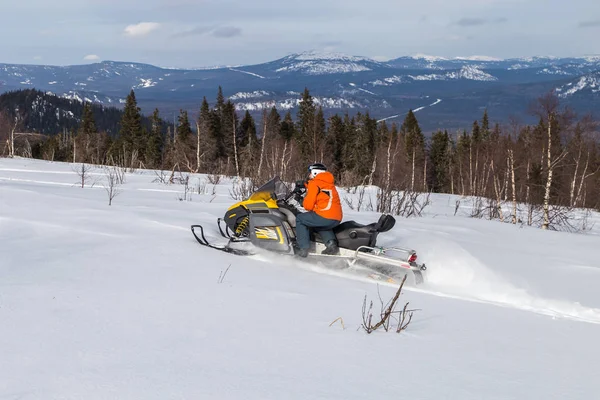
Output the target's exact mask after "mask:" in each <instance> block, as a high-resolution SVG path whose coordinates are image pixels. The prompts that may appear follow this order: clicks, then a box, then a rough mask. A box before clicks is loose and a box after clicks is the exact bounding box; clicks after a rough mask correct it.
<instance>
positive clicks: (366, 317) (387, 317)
mask: <svg viewBox="0 0 600 400" xmlns="http://www.w3.org/2000/svg"><path fill="white" fill-rule="evenodd" d="M407 276H408V275H407V274H405V275H404V278H403V279H402V282H401V283H400V286H399V287H398V290H397V291H396V294H395V295H394V297H393V298H392V299H391V300H389V301H388V302H387V304H385V305H384V303H383V300H382V299H381V295H379V302H380V304H381V309H380V312H379V318H380V319H379V321H378V322H377V323H375V324H373V301H371V302H370V303H369V307H368V308H367V296H366V295H365V299H364V300H363V307H362V320H363V322H362V325H361V327H362V328H363V329H364V331H365V332H367V333H371V332H373V331H376V330H377V329H379V328H383V329H384V330H385V331H386V332H388V331H389V329H390V324H391V318H392V316H393V315H394V314H398V317H396V320H397V322H398V323H397V325H396V329H395V331H396V332H397V333H400V332H402V331H403V330H405V329H406V328H407V327H408V325H409V324H410V322H411V321H412V316H413V312H414V311H416V310H409V309H408V304H409V303H408V302H407V303H406V304H405V305H404V307H403V308H402V311H396V309H395V308H396V304H397V302H398V299H399V298H400V294H401V292H402V288H403V286H404V282H406V278H407ZM377 292H378V294H379V287H378V290H377Z"/></svg>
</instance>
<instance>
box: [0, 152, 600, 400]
mask: <svg viewBox="0 0 600 400" xmlns="http://www.w3.org/2000/svg"><path fill="white" fill-rule="evenodd" d="M91 172H92V173H93V175H91V177H93V178H96V180H95V182H94V183H95V184H94V186H93V187H92V186H91V182H92V181H90V185H88V186H87V187H86V188H83V189H82V188H78V187H76V185H74V181H77V176H76V174H75V173H74V172H73V171H72V169H71V166H70V165H69V164H61V163H48V162H42V161H36V160H28V159H12V160H8V159H0V193H1V195H0V204H1V207H0V243H1V245H0V246H2V254H3V257H2V263H0V276H2V279H1V280H0V293H1V297H0V318H1V319H2V321H3V329H1V330H0V348H2V357H3V362H2V363H0V376H2V377H3V381H2V386H0V393H2V394H4V395H5V396H9V397H21V398H27V399H32V400H37V399H47V398H58V397H60V398H86V399H105V398H107V397H118V398H144V399H164V398H170V397H173V396H175V397H178V398H220V399H266V398H281V397H285V398H288V399H306V398H311V399H317V398H327V399H364V398H365V397H369V396H370V397H374V398H396V397H398V393H402V396H403V397H406V398H419V399H439V398H465V399H466V398H473V399H474V398H477V399H480V398H485V399H507V398H544V399H563V398H570V399H588V398H591V397H594V395H595V393H597V392H598V391H599V390H600V383H599V382H598V380H597V379H595V376H596V371H597V370H598V368H599V367H600V351H599V350H598V346H596V341H597V337H598V334H599V332H600V300H599V298H598V296H597V290H596V288H597V286H598V285H599V284H600V273H599V271H600V270H599V269H598V265H597V254H596V253H597V251H596V249H597V248H598V245H599V244H600V236H599V235H598V233H599V232H598V230H597V228H596V230H595V231H594V232H592V233H590V234H586V235H575V234H567V233H560V232H545V231H541V230H535V229H527V228H523V229H519V227H517V226H512V225H508V224H501V223H495V222H494V223H492V222H486V221H482V220H477V219H471V218H466V217H465V215H468V212H469V210H468V209H463V210H460V211H459V213H458V214H457V216H454V201H453V200H454V199H450V198H449V197H447V196H439V197H435V198H434V199H433V205H432V206H431V208H430V209H429V210H428V211H427V216H426V217H424V218H419V219H406V220H405V219H402V220H400V221H399V223H398V224H397V225H396V227H395V228H394V229H393V230H392V231H390V232H389V233H386V234H383V235H381V243H382V244H384V245H386V244H387V245H389V244H396V245H407V246H411V247H414V248H416V249H417V250H418V251H419V253H420V257H421V259H422V260H423V261H425V262H427V264H428V266H429V269H428V271H429V274H428V282H429V283H428V284H427V285H426V286H424V287H421V288H418V289H417V288H414V287H407V288H406V289H405V291H404V294H403V295H402V296H401V300H400V301H402V302H407V301H408V302H410V307H411V308H415V309H418V311H416V312H415V314H414V317H413V320H412V322H411V324H410V325H409V326H408V328H407V330H406V331H404V332H402V333H401V334H396V333H395V332H388V333H385V332H383V331H381V332H379V331H377V332H375V333H372V334H371V335H367V334H366V333H364V332H363V331H362V330H361V329H360V324H361V322H362V320H361V307H362V304H363V299H364V297H365V295H366V296H367V298H368V299H369V300H373V301H374V307H375V310H378V304H379V303H378V302H379V300H378V293H380V296H381V297H382V299H383V300H384V301H386V300H387V299H389V298H390V297H391V296H392V295H393V293H394V292H395V287H389V286H387V285H380V287H379V288H378V287H377V286H376V285H375V282H373V281H363V280H360V279H358V278H353V277H351V276H344V272H343V271H328V270H325V269H323V268H321V267H320V266H319V265H311V264H308V263H303V262H297V261H293V260H286V259H283V258H279V257H273V256H270V257H265V258H260V257H254V258H249V259H247V258H239V257H237V256H233V255H227V254H223V253H218V252H214V251H212V250H210V249H204V248H201V247H199V246H198V244H197V243H196V242H195V240H194V239H193V237H192V235H191V232H190V230H189V226H190V224H192V223H203V224H206V226H207V227H209V229H208V230H207V235H208V237H209V238H210V239H211V240H216V237H218V234H217V231H216V227H215V225H214V224H215V222H216V218H217V217H220V216H222V214H223V212H224V210H225V209H226V208H227V206H228V205H229V204H230V203H231V202H232V199H231V198H230V197H229V190H230V189H231V186H230V185H231V182H228V181H225V180H224V181H223V182H221V184H219V185H217V186H216V187H215V188H214V190H215V195H213V194H212V190H213V188H212V185H210V184H208V186H206V187H205V191H201V193H203V194H195V193H196V192H194V194H192V195H191V196H192V197H191V200H190V201H179V200H178V198H180V197H182V196H183V193H184V189H183V187H180V186H177V185H173V186H165V185H162V184H159V183H156V182H155V178H156V176H155V175H154V173H153V172H152V171H138V172H135V173H127V174H126V181H125V183H124V184H123V185H122V186H121V187H120V189H121V190H122V191H121V193H120V194H119V195H118V196H117V197H116V198H115V199H114V201H113V205H112V206H108V205H107V193H106V192H105V191H104V189H103V187H102V185H103V184H105V176H104V174H105V171H104V170H102V169H96V170H94V171H91ZM203 178H204V177H202V176H192V178H191V179H190V182H193V183H192V184H193V185H198V184H200V183H201V181H200V179H203ZM347 195H349V194H347V193H346V192H343V196H347ZM376 217H377V215H376V214H374V213H356V212H351V211H349V210H348V211H347V215H346V219H351V218H354V219H356V220H357V221H359V222H370V221H372V220H374V219H375V218H376ZM596 218H597V217H596ZM32 249H35V251H32ZM565 249H568V251H565ZM225 271H227V272H226V274H225V276H224V278H223V280H222V283H219V282H218V281H219V280H220V277H223V273H224V272H225ZM338 317H342V318H343V327H342V324H341V323H340V321H337V322H336V323H335V324H333V325H330V324H331V322H332V321H334V320H335V319H336V318H338ZM344 328H345V329H344Z"/></svg>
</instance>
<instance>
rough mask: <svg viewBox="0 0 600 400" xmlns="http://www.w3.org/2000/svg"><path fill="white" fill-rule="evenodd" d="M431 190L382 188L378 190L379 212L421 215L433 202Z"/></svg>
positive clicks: (403, 215)
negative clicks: (422, 191) (417, 190)
mask: <svg viewBox="0 0 600 400" xmlns="http://www.w3.org/2000/svg"><path fill="white" fill-rule="evenodd" d="M430 196H431V192H427V193H420V192H415V191H413V190H410V189H405V190H401V191H396V190H391V189H382V188H379V190H378V191H377V212H380V213H386V214H394V215H399V216H401V217H406V218H409V217H414V216H418V217H421V216H422V213H423V210H424V209H425V208H426V207H427V206H428V205H430V204H431V201H430V199H429V198H430Z"/></svg>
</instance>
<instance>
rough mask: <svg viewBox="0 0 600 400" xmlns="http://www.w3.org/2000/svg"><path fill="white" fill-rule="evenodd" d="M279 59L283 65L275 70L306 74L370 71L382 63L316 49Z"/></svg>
mask: <svg viewBox="0 0 600 400" xmlns="http://www.w3.org/2000/svg"><path fill="white" fill-rule="evenodd" d="M279 61H280V63H281V64H282V65H283V66H281V67H279V68H276V69H275V72H301V73H303V74H306V75H326V74H340V73H350V72H363V71H371V70H372V67H373V66H375V65H381V66H383V65H384V64H382V63H379V62H377V61H375V60H373V59H371V58H367V57H361V56H349V55H346V54H343V53H338V52H318V51H306V52H302V53H295V54H292V55H289V56H287V57H284V58H282V59H281V60H279Z"/></svg>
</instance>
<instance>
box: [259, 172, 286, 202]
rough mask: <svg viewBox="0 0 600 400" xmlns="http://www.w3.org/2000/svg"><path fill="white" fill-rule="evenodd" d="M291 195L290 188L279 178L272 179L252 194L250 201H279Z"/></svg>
mask: <svg viewBox="0 0 600 400" xmlns="http://www.w3.org/2000/svg"><path fill="white" fill-rule="evenodd" d="M288 193H289V190H288V187H287V186H286V185H285V183H283V182H282V181H281V179H279V177H278V176H276V177H275V178H273V179H271V180H270V181H268V182H267V183H265V184H264V185H262V186H261V187H259V188H258V189H256V190H255V191H254V193H252V195H251V196H250V199H249V200H268V199H270V198H271V199H273V200H279V199H283V198H285V197H286V196H287V195H288Z"/></svg>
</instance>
